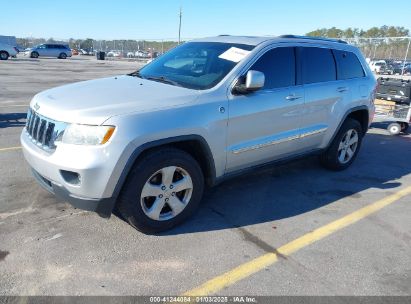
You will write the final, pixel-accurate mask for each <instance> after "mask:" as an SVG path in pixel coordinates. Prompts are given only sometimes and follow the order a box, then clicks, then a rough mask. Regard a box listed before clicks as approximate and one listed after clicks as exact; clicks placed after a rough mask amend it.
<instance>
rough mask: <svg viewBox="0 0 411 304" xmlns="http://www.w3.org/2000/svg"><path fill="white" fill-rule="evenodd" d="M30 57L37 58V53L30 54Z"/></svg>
mask: <svg viewBox="0 0 411 304" xmlns="http://www.w3.org/2000/svg"><path fill="white" fill-rule="evenodd" d="M30 57H31V58H39V53H37V52H32V53H31V56H30Z"/></svg>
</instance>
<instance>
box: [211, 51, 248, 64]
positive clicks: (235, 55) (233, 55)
mask: <svg viewBox="0 0 411 304" xmlns="http://www.w3.org/2000/svg"><path fill="white" fill-rule="evenodd" d="M249 53H250V51H246V50H243V49H239V48H236V47H231V48H229V49H228V50H227V51H225V52H224V53H222V54H221V55H220V56H218V58H221V59H225V60H229V61H233V62H239V61H241V60H242V59H243V58H244V57H245V56H247V55H248V54H249Z"/></svg>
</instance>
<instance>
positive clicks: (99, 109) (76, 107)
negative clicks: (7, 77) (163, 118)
mask: <svg viewBox="0 0 411 304" xmlns="http://www.w3.org/2000/svg"><path fill="white" fill-rule="evenodd" d="M198 96H199V92H198V91H195V90H190V89H186V88H182V87H177V86H172V85H168V84H163V83H160V82H156V81H151V80H145V79H141V78H138V77H132V76H117V77H110V78H102V79H96V80H89V81H83V82H77V83H73V84H68V85H64V86H61V87H57V88H54V89H50V90H46V91H43V92H41V93H39V94H37V95H36V96H34V98H33V99H32V101H31V103H30V107H31V108H33V109H35V110H36V111H37V112H38V113H39V114H41V115H43V116H45V117H48V118H51V119H54V120H56V121H62V122H68V123H79V124H95V125H99V124H102V123H103V122H104V121H106V120H107V119H108V118H110V117H112V116H116V115H122V114H126V113H133V112H147V111H156V110H161V109H166V108H173V107H178V106H181V105H183V104H186V103H191V102H193V101H195V100H196V97H198Z"/></svg>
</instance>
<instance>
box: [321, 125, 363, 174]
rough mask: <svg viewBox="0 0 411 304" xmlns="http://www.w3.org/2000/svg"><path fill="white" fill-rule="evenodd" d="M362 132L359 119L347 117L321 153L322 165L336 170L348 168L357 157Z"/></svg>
mask: <svg viewBox="0 0 411 304" xmlns="http://www.w3.org/2000/svg"><path fill="white" fill-rule="evenodd" d="M362 134H363V133H362V128H361V124H360V123H359V122H358V121H357V120H354V119H351V118H347V119H346V121H345V122H344V123H343V125H342V126H341V128H340V130H339V131H338V133H337V135H336V136H335V138H334V140H333V141H332V143H331V145H330V147H329V148H328V149H327V151H325V152H324V153H323V154H322V155H321V157H320V160H321V163H322V165H323V166H324V167H326V168H327V169H330V170H335V171H340V170H344V169H346V168H348V167H349V166H350V165H351V164H352V163H353V162H354V160H355V158H356V157H357V154H358V151H359V149H360V146H361V142H362V137H363V135H362Z"/></svg>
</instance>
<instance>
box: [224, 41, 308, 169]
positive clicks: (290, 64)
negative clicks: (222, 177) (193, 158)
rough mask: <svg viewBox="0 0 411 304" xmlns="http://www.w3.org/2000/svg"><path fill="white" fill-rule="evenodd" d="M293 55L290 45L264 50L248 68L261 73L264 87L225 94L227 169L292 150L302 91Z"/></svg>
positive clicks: (260, 160)
mask: <svg viewBox="0 0 411 304" xmlns="http://www.w3.org/2000/svg"><path fill="white" fill-rule="evenodd" d="M295 59H296V58H295V48H294V47H285V46H284V47H276V48H273V49H271V50H268V51H266V52H265V53H264V54H263V55H262V56H261V57H260V58H259V59H258V60H257V61H256V62H255V63H254V64H253V65H252V66H251V67H250V68H249V69H248V70H256V71H260V72H263V73H264V75H265V85H264V87H263V88H262V89H260V90H259V91H257V92H254V93H249V94H246V95H233V94H231V93H230V94H229V122H228V137H227V140H228V142H227V145H228V151H227V172H229V171H233V170H238V169H241V168H245V167H249V166H252V165H256V164H260V163H264V162H267V161H270V160H274V159H278V158H282V157H285V156H288V155H290V154H293V153H296V150H297V149H298V140H299V132H300V130H299V129H300V123H301V118H302V117H301V115H302V114H303V104H304V92H303V88H302V86H297V85H296V78H297V77H296V60H295ZM245 74H246V72H245V73H244V75H245Z"/></svg>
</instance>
